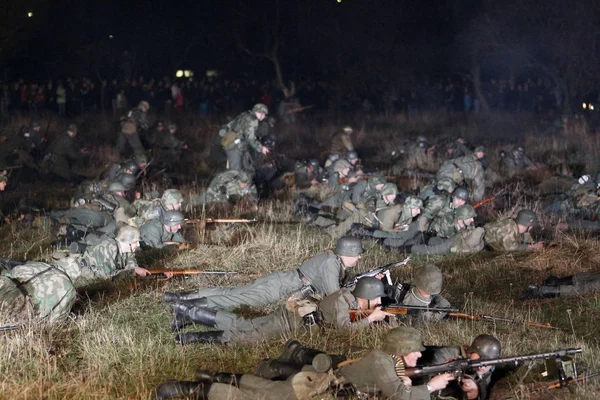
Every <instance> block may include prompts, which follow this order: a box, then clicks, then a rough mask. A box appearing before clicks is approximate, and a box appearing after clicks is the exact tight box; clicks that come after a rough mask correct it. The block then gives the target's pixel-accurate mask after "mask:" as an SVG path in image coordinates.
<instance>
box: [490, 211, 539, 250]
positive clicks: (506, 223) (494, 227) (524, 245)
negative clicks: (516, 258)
mask: <svg viewBox="0 0 600 400" xmlns="http://www.w3.org/2000/svg"><path fill="white" fill-rule="evenodd" d="M538 224H539V223H538V217H537V215H536V214H535V213H534V212H533V211H531V210H521V211H519V213H518V214H517V217H516V218H515V219H512V218H508V219H503V220H500V221H495V222H490V223H488V224H486V225H485V226H484V228H485V237H484V239H485V242H486V243H487V244H488V245H489V246H490V247H491V248H492V249H494V250H497V251H525V250H535V249H540V248H542V247H544V243H543V242H539V243H533V241H532V239H531V236H530V235H529V234H528V233H529V231H530V230H531V228H532V227H534V226H537V225H538Z"/></svg>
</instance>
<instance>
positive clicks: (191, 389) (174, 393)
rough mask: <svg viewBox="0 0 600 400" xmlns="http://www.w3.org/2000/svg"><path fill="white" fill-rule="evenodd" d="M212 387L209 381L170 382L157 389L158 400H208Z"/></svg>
mask: <svg viewBox="0 0 600 400" xmlns="http://www.w3.org/2000/svg"><path fill="white" fill-rule="evenodd" d="M211 385H212V382H209V381H200V382H192V381H176V380H169V381H166V382H165V383H161V384H160V385H158V386H157V387H156V399H157V400H167V399H176V398H186V399H195V400H207V399H208V392H209V391H210V386H211Z"/></svg>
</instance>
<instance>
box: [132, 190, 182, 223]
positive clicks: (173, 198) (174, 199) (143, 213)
mask: <svg viewBox="0 0 600 400" xmlns="http://www.w3.org/2000/svg"><path fill="white" fill-rule="evenodd" d="M156 194H158V193H156ZM182 204H183V195H182V194H181V192H180V191H179V190H177V189H167V190H165V191H164V192H163V194H162V196H161V197H160V198H159V199H158V198H153V199H142V198H139V199H137V200H135V201H134V202H133V203H132V204H131V206H132V207H133V208H134V209H135V217H133V218H130V219H129V225H134V226H137V227H141V226H142V225H144V224H145V223H146V222H148V221H150V220H151V219H160V218H162V217H163V215H164V213H165V212H166V211H170V210H175V211H179V210H181V206H182Z"/></svg>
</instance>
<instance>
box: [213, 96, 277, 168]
mask: <svg viewBox="0 0 600 400" xmlns="http://www.w3.org/2000/svg"><path fill="white" fill-rule="evenodd" d="M267 114H269V109H268V108H267V106H265V105H264V104H260V103H258V104H255V105H254V107H252V110H250V111H245V112H243V113H241V114H240V115H238V116H237V117H236V118H235V119H234V120H233V121H231V122H229V123H228V124H227V125H225V126H224V127H222V128H221V129H220V130H219V136H221V138H222V139H221V145H222V146H223V149H224V150H225V154H226V155H227V162H228V163H229V169H231V170H237V171H246V172H247V173H249V174H250V176H252V175H254V166H253V165H252V157H251V155H250V153H249V149H248V148H249V147H250V148H252V149H253V150H254V151H256V152H258V153H263V154H268V153H269V149H268V148H267V147H265V146H263V145H262V144H261V143H260V141H259V140H258V139H257V138H256V130H257V129H258V123H259V121H262V120H263V119H265V118H266V116H267Z"/></svg>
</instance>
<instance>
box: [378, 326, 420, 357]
mask: <svg viewBox="0 0 600 400" xmlns="http://www.w3.org/2000/svg"><path fill="white" fill-rule="evenodd" d="M424 350H425V346H423V342H422V340H421V333H420V332H419V331H418V330H416V329H415V328H411V327H408V326H399V327H397V328H394V329H392V330H390V331H389V332H388V333H387V335H385V337H384V338H383V344H382V345H381V351H383V352H386V353H388V354H395V355H397V356H405V355H407V354H410V353H414V352H416V351H424Z"/></svg>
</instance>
